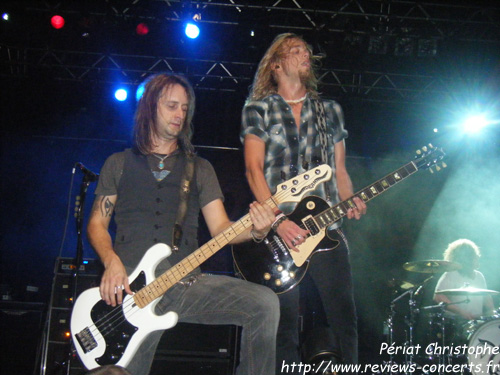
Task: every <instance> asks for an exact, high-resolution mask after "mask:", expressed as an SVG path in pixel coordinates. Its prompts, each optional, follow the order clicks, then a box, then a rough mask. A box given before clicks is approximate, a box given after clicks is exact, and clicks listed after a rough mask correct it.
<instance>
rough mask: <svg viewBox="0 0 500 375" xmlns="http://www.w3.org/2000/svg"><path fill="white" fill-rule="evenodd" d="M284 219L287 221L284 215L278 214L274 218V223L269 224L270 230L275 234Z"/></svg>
mask: <svg viewBox="0 0 500 375" xmlns="http://www.w3.org/2000/svg"><path fill="white" fill-rule="evenodd" d="M286 219H288V218H287V217H286V216H285V214H284V213H280V214H278V215H277V216H276V219H274V222H273V223H272V224H271V228H272V230H274V231H275V232H276V230H277V229H278V226H279V225H280V224H281V223H282V222H283V221H285V220H286Z"/></svg>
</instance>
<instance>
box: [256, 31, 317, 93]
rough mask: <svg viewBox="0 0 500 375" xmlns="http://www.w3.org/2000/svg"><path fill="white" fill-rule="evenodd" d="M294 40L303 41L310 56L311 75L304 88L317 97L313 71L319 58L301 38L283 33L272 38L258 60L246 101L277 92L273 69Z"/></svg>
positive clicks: (315, 79)
mask: <svg viewBox="0 0 500 375" xmlns="http://www.w3.org/2000/svg"><path fill="white" fill-rule="evenodd" d="M294 39H298V40H301V41H303V42H304V43H305V44H306V46H307V49H308V50H309V53H310V54H311V74H310V76H309V79H308V81H307V82H306V84H305V86H306V89H307V91H308V92H310V93H312V94H313V96H315V97H317V95H318V93H317V86H318V79H317V78H316V73H315V71H314V69H315V65H316V64H317V61H318V60H319V58H318V57H317V56H313V54H312V48H311V46H310V45H309V44H307V43H306V42H305V40H304V39H303V38H302V37H300V36H298V35H297V34H293V33H283V34H279V35H278V36H276V38H274V40H273V42H272V43H271V45H270V46H269V48H268V49H267V51H266V53H265V54H264V56H263V57H262V59H261V60H260V63H259V66H258V67H257V72H256V73H255V77H254V81H253V84H252V87H251V90H250V95H249V97H248V100H260V99H263V98H265V97H266V96H268V95H271V94H275V93H276V92H277V91H278V83H277V82H276V79H275V77H274V70H273V67H274V66H275V65H276V64H277V63H279V62H280V60H281V59H282V58H283V57H284V56H285V55H286V54H287V53H288V49H287V48H286V47H287V46H288V44H289V43H290V41H292V40H294Z"/></svg>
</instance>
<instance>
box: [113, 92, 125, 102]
mask: <svg viewBox="0 0 500 375" xmlns="http://www.w3.org/2000/svg"><path fill="white" fill-rule="evenodd" d="M127 96H128V93H127V90H125V89H118V90H116V91H115V99H116V100H118V101H119V102H123V101H125V100H127Z"/></svg>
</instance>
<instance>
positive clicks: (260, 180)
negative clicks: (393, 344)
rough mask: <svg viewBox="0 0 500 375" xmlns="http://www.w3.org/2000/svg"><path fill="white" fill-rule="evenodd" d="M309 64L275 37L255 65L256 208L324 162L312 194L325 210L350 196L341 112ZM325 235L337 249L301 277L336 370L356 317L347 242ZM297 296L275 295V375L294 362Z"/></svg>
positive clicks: (252, 163) (287, 230) (318, 257)
mask: <svg viewBox="0 0 500 375" xmlns="http://www.w3.org/2000/svg"><path fill="white" fill-rule="evenodd" d="M315 61H316V58H315V57H314V56H313V55H312V50H311V48H310V47H309V46H308V45H307V44H306V42H305V41H304V40H303V39H302V38H300V37H299V36H297V35H295V34H290V33H287V34H281V35H278V36H277V37H276V38H275V40H274V41H273V43H272V44H271V46H270V47H269V48H268V50H267V52H266V53H265V55H264V57H263V58H262V59H261V61H260V63H259V66H258V69H257V72H256V75H255V78H254V82H253V86H252V90H251V93H250V96H249V98H248V101H247V103H246V104H245V107H244V108H243V114H242V131H241V139H242V141H243V143H244V151H245V165H246V175H247V179H248V182H249V185H250V188H251V190H252V192H253V194H254V196H255V198H256V199H257V201H259V202H263V201H265V200H266V199H268V198H269V197H270V196H271V188H272V187H275V186H277V185H278V184H279V183H280V182H282V181H284V180H288V179H290V178H292V177H293V176H296V175H297V174H300V173H302V172H304V171H306V170H309V169H310V168H314V167H315V166H317V165H319V164H323V163H326V164H328V165H329V166H331V167H332V169H333V171H334V178H332V179H331V180H330V181H328V182H326V183H324V184H321V185H320V186H319V187H318V188H317V189H316V190H315V191H313V192H312V193H311V194H314V195H318V196H320V197H321V198H323V199H325V200H326V201H327V202H328V203H329V204H330V205H333V204H336V203H338V202H339V201H340V200H345V199H347V198H349V197H351V196H352V195H353V189H352V183H351V179H350V177H349V174H348V173H347V170H346V166H345V145H344V139H345V138H346V137H347V131H346V130H344V117H343V113H342V109H341V108H340V106H339V105H338V103H336V102H335V101H333V100H322V99H320V98H319V95H318V93H317V91H316V85H317V79H316V76H315V74H314V70H313V64H314V62H315ZM353 202H354V204H353V207H351V208H349V210H348V212H347V213H346V216H347V217H348V218H349V219H351V218H355V219H360V217H361V216H362V215H364V214H365V213H366V204H365V203H364V202H363V200H361V199H360V198H358V197H355V198H354V199H353ZM279 208H280V210H277V211H276V212H275V214H276V217H277V219H276V221H275V223H274V224H273V229H274V230H275V231H276V232H277V234H278V235H279V236H280V237H281V238H282V239H283V240H284V241H285V243H286V245H287V247H288V248H289V249H291V251H298V249H297V246H299V245H301V244H304V241H306V239H307V236H308V231H307V230H306V229H304V228H301V227H300V226H298V225H297V224H296V223H295V222H293V221H292V220H288V219H287V216H286V215H285V214H288V213H290V211H291V209H292V208H293V207H290V206H289V205H282V206H280V207H279ZM281 210H282V211H283V212H281ZM328 236H329V237H330V238H332V239H333V240H336V241H338V242H339V245H338V246H337V247H336V248H335V249H331V251H326V250H329V249H326V250H325V251H318V252H317V253H316V254H315V255H314V256H312V258H311V259H310V264H309V269H308V275H310V276H311V277H312V280H313V281H314V284H315V285H316V287H317V289H318V292H319V296H320V297H321V300H322V304H323V307H324V310H325V313H326V317H327V321H328V325H329V327H330V328H331V329H332V331H333V334H334V336H335V338H336V341H337V348H338V349H339V351H340V354H341V356H342V361H343V363H348V364H350V363H357V361H358V349H357V338H358V337H357V323H356V319H357V317H356V309H355V305H354V297H353V285H352V275H351V267H350V264H349V254H348V246H347V241H346V238H345V236H344V235H343V233H342V230H341V228H340V224H339V222H336V223H335V224H333V225H332V226H331V227H330V228H329V229H328ZM299 287H300V284H299ZM298 289H299V288H293V289H291V290H290V291H288V292H286V293H283V294H280V295H279V297H280V303H281V318H280V325H279V328H278V337H277V345H278V347H277V371H276V373H278V374H280V373H282V371H283V372H287V370H289V369H290V368H291V367H290V366H292V364H293V363H294V362H295V363H299V362H300V356H299V352H298V345H299V332H298V321H299V290H298ZM287 365H288V367H287Z"/></svg>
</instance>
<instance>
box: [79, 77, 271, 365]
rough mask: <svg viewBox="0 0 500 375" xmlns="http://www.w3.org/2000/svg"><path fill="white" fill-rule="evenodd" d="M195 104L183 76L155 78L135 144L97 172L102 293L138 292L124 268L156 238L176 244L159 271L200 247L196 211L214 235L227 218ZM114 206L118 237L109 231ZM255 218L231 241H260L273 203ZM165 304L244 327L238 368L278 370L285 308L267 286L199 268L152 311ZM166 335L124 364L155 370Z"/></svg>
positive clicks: (115, 299) (111, 299) (257, 209)
mask: <svg viewBox="0 0 500 375" xmlns="http://www.w3.org/2000/svg"><path fill="white" fill-rule="evenodd" d="M194 105H195V97H194V92H193V89H192V87H191V85H190V84H189V82H188V81H187V80H186V79H185V78H183V77H182V76H177V75H168V74H158V75H155V76H153V77H152V78H150V79H149V80H148V81H147V84H146V86H145V91H144V94H143V96H142V98H141V99H140V101H139V103H138V107H137V111H136V115H135V125H134V143H135V147H134V148H132V149H127V150H125V151H124V152H120V153H116V154H113V155H111V156H110V157H109V158H108V159H107V160H106V163H105V165H104V167H103V168H102V170H101V174H100V179H99V183H98V186H97V189H96V199H95V202H94V206H93V209H92V214H91V217H90V220H89V223H88V228H87V232H88V237H89V240H90V242H91V244H92V246H93V247H94V249H95V250H96V252H97V254H98V255H99V257H100V258H101V260H102V262H103V264H104V266H105V271H104V275H103V277H102V280H101V284H100V294H101V297H102V299H103V300H104V301H105V302H106V303H107V304H108V305H111V306H115V305H117V304H121V303H122V301H123V299H124V297H125V293H127V294H132V293H133V291H132V289H131V287H130V285H129V280H128V277H127V275H130V273H131V272H132V271H133V270H134V269H135V267H136V266H137V265H138V263H139V262H140V260H141V258H142V257H143V255H144V254H145V252H146V250H148V249H149V248H150V247H152V246H153V245H155V244H156V243H159V242H161V243H166V244H168V245H169V246H171V247H172V248H173V249H174V251H173V254H172V255H171V256H170V257H169V258H168V259H165V260H163V261H162V262H161V263H160V264H159V265H158V267H157V268H156V274H157V275H159V274H161V273H162V272H164V271H166V270H168V269H170V268H171V267H172V265H174V264H176V263H177V262H179V261H180V260H182V259H184V258H186V257H187V256H188V255H189V254H191V253H192V252H193V251H194V250H196V249H197V247H198V241H197V229H198V215H199V211H200V209H201V212H202V214H203V217H204V219H205V221H206V223H207V226H208V229H209V231H210V233H211V235H212V236H215V235H216V234H217V233H219V232H221V231H223V230H224V229H226V228H227V227H229V226H230V225H231V222H230V221H229V219H228V216H227V214H226V211H225V209H224V206H223V203H222V199H223V196H222V192H221V190H220V187H219V184H218V181H217V178H216V175H215V172H214V170H213V168H212V166H211V165H210V163H209V162H208V161H206V160H204V159H202V158H199V157H197V156H196V155H194V148H193V146H192V145H191V142H190V138H191V119H192V117H193V112H194ZM113 214H114V218H115V222H116V224H117V229H116V236H115V241H114V244H113V243H112V237H111V234H110V232H109V225H110V222H111V217H112V215H113ZM250 217H251V219H252V222H253V227H251V226H250V228H248V229H247V230H245V231H244V232H243V233H242V234H241V235H239V236H238V237H237V238H236V239H235V241H234V242H238V241H244V240H251V239H252V238H253V239H254V240H257V241H258V240H259V239H261V238H263V237H264V236H265V235H266V234H267V232H268V231H269V228H270V225H271V223H272V222H273V220H274V214H273V211H272V209H271V208H270V207H269V206H268V205H265V204H263V205H261V204H259V203H253V204H251V205H250ZM176 247H177V248H178V249H177V250H175V248H176ZM168 311H175V312H176V313H177V314H178V316H179V321H180V322H190V323H199V324H214V325H215V324H235V325H239V326H242V327H243V329H242V336H241V349H240V356H239V366H238V368H237V370H236V373H237V374H241V375H250V374H252V375H270V374H272V373H273V372H274V366H275V346H276V337H275V336H276V330H277V326H278V320H279V306H278V298H277V297H276V294H274V293H273V292H272V291H271V290H270V289H268V288H266V287H263V286H260V285H257V284H253V283H250V282H247V281H243V280H239V279H237V278H232V277H227V276H218V275H215V276H214V275H205V274H201V273H200V272H199V269H197V270H195V271H194V272H192V273H191V274H190V275H189V276H188V277H185V278H184V279H182V280H181V281H180V282H179V283H177V284H175V285H174V286H173V287H171V288H170V289H169V290H168V291H167V292H166V293H165V294H164V295H163V296H162V297H161V300H160V301H159V303H158V304H157V305H156V313H157V314H158V315H160V314H165V313H167V312H168ZM144 323H147V322H144ZM161 334H162V331H155V332H153V333H151V334H150V335H149V336H147V338H146V339H145V340H144V341H143V342H142V344H141V345H140V347H139V349H138V351H137V353H136V354H135V356H134V357H133V358H132V359H131V361H130V363H129V364H128V365H127V366H126V367H127V369H128V370H129V371H130V372H131V373H132V374H134V375H147V374H148V373H149V370H150V367H151V364H152V360H153V356H154V353H155V350H156V346H157V344H158V341H159V339H160V337H161ZM193 340H196V338H193ZM166 371H167V372H168V370H166Z"/></svg>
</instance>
